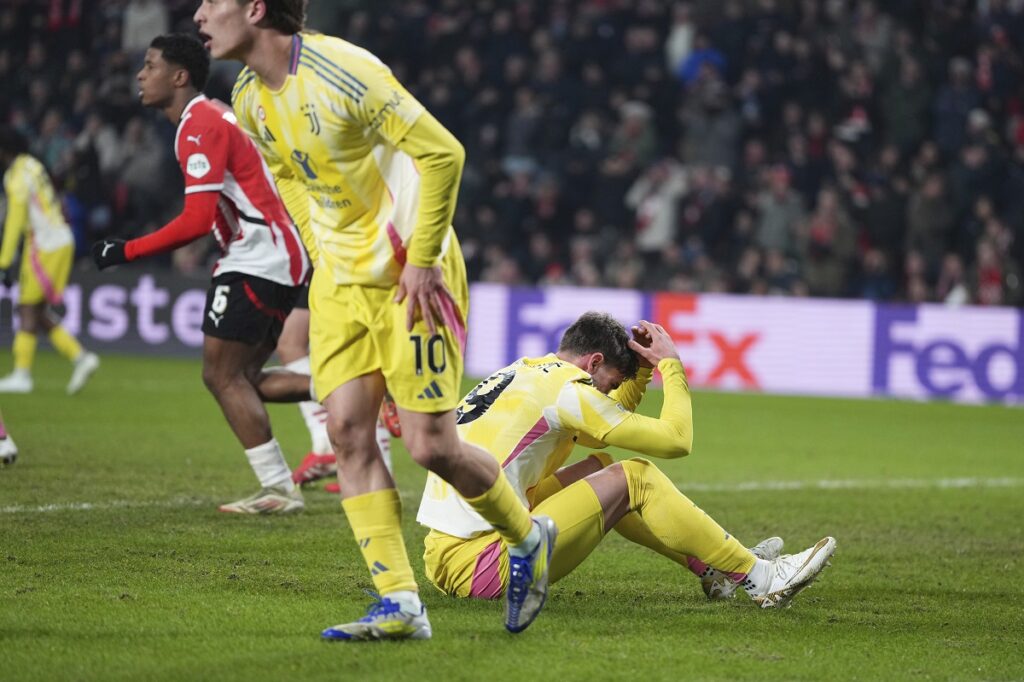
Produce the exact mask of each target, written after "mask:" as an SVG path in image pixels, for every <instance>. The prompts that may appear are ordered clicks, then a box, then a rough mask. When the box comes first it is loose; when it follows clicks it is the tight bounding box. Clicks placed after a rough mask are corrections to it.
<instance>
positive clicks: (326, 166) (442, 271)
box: [194, 0, 557, 640]
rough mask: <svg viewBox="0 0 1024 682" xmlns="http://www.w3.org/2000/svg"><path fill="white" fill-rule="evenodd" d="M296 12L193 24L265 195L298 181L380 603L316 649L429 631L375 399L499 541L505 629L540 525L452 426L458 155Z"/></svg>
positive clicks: (241, 7)
mask: <svg viewBox="0 0 1024 682" xmlns="http://www.w3.org/2000/svg"><path fill="white" fill-rule="evenodd" d="M305 7H306V3H305V0H204V1H203V2H202V3H201V4H200V6H199V8H198V9H197V10H196V13H195V16H194V19H195V22H196V24H197V25H198V27H199V32H200V35H201V37H202V38H203V39H204V40H205V41H206V44H207V46H208V47H209V49H210V51H211V53H212V54H213V56H214V57H215V58H218V59H233V60H236V61H240V62H242V63H244V64H245V68H244V69H242V71H241V73H240V74H239V76H238V80H237V81H236V83H235V88H234V92H233V94H232V103H233V105H234V109H235V114H236V115H237V116H238V120H239V124H240V125H241V126H242V127H243V128H244V129H245V130H246V131H247V132H248V133H249V134H250V135H251V136H252V137H253V139H254V140H256V143H257V145H258V146H259V148H260V151H261V152H262V153H263V156H264V158H265V159H266V160H267V163H268V165H269V166H270V169H271V170H272V171H273V173H274V174H275V176H277V178H278V181H279V186H280V185H282V184H283V185H288V184H294V183H300V184H301V185H302V186H303V187H304V188H305V190H306V192H307V193H308V197H309V210H310V218H311V220H310V222H311V227H312V231H313V233H314V234H315V236H316V242H317V247H318V249H319V260H318V262H317V265H316V269H315V271H314V274H313V281H312V283H311V284H310V292H309V310H310V318H311V319H310V363H311V366H312V371H313V383H314V385H315V388H316V394H317V396H319V397H320V398H321V401H322V403H323V405H324V407H326V408H327V413H328V418H327V426H328V433H329V434H330V437H331V442H332V444H333V446H334V450H335V454H336V455H337V458H338V477H339V484H340V488H341V494H342V507H343V508H344V510H345V513H346V515H347V516H348V520H349V523H350V524H351V526H352V531H353V534H354V535H355V537H356V540H357V541H358V543H359V547H360V550H361V551H362V554H363V559H364V560H365V562H366V565H367V568H368V569H369V570H370V573H371V575H372V577H373V582H374V585H375V586H376V588H377V591H378V592H379V593H380V595H381V599H380V600H379V601H378V602H377V603H375V604H373V605H372V606H371V607H370V609H369V611H368V613H367V615H366V616H365V617H364V618H362V619H360V620H359V621H356V622H351V623H345V624H342V625H338V626H335V627H333V628H329V629H327V630H325V631H324V633H323V636H324V637H326V638H328V639H346V640H365V639H383V638H388V639H399V638H411V639H426V638H428V637H430V635H431V629H430V623H429V621H428V619H427V613H426V609H425V608H424V607H423V605H422V603H421V602H420V598H419V594H418V588H417V585H416V581H415V579H414V577H413V574H412V568H411V567H410V565H409V559H408V556H407V554H406V550H405V543H404V542H403V540H402V530H401V525H400V515H401V504H400V502H399V497H398V491H397V490H396V489H395V482H394V480H393V479H392V477H391V475H390V474H389V473H388V470H387V467H385V466H384V462H383V460H382V459H381V455H380V451H379V449H378V448H377V444H376V439H375V437H374V431H375V424H376V420H377V414H378V410H379V407H380V405H381V399H382V397H383V396H384V392H385V388H387V390H388V391H389V392H390V393H391V395H392V396H393V397H394V400H395V404H396V405H397V406H398V413H399V417H400V419H401V424H402V435H403V439H404V441H405V445H406V447H407V449H408V450H409V452H410V454H411V455H412V457H413V459H414V460H415V461H416V462H418V463H419V464H421V465H422V466H425V467H426V468H427V469H429V470H430V471H432V472H434V473H435V474H437V475H438V476H439V477H440V478H441V479H443V480H445V481H447V482H448V483H449V484H450V485H452V486H453V487H454V488H455V489H456V490H458V491H459V492H460V494H461V495H462V496H463V497H464V498H465V499H466V500H467V503H468V504H470V505H471V506H472V507H473V509H475V510H476V511H477V512H478V513H480V515H481V516H483V517H484V518H486V519H488V520H489V521H490V522H491V524H492V526H494V527H495V528H498V529H499V533H500V535H501V538H502V541H503V542H504V543H505V544H506V545H508V552H509V556H510V563H511V565H512V570H511V575H512V577H511V578H510V580H511V581H512V582H513V583H515V585H516V586H517V589H516V590H510V591H509V597H508V600H507V603H506V622H505V625H506V628H507V629H509V630H510V631H513V632H518V631H520V630H522V629H523V628H525V627H526V626H527V625H529V624H530V623H531V622H532V621H533V619H534V618H535V617H536V616H537V614H538V613H539V611H540V607H541V606H542V605H543V602H544V596H545V595H546V593H547V556H548V554H549V552H550V547H551V544H552V542H551V541H552V540H553V539H554V537H555V535H556V534H557V528H556V527H555V526H554V524H553V523H551V521H550V519H544V518H538V519H531V518H530V515H529V514H528V513H527V511H526V508H525V507H523V505H522V504H521V503H520V501H519V500H518V499H517V498H516V495H515V492H514V491H513V490H512V488H511V486H510V485H509V483H508V480H507V479H506V478H505V476H504V475H503V474H502V472H501V469H500V467H498V466H497V464H496V463H495V461H494V458H493V457H491V456H490V455H489V454H488V453H486V452H483V451H482V450H480V449H479V448H477V447H475V446H471V445H468V444H466V443H463V442H462V441H461V440H460V439H459V436H458V433H457V431H456V425H455V412H454V409H455V407H456V405H457V404H458V396H459V393H460V390H459V384H460V380H461V378H462V354H463V344H464V342H465V320H466V312H467V307H468V299H469V287H468V285H467V283H466V270H465V262H464V261H463V259H462V253H461V250H460V248H459V242H458V239H457V238H456V236H455V232H454V230H453V228H452V226H451V219H452V215H453V213H454V207H455V197H456V194H457V191H458V186H459V180H460V177H461V174H462V165H463V162H464V158H465V152H464V150H463V148H462V145H460V144H459V142H458V141H457V140H456V139H455V138H454V137H453V136H452V134H451V133H449V132H448V131H447V130H446V129H445V128H444V127H443V126H442V125H441V124H440V123H438V121H437V120H436V119H435V118H434V117H433V116H431V115H430V113H428V112H427V111H425V110H424V108H423V106H422V105H421V104H420V103H419V102H418V101H416V99H415V98H414V97H413V96H412V95H410V94H409V92H408V91H406V89H405V88H404V87H402V85H401V84H400V83H398V81H397V80H396V79H395V77H394V76H393V75H392V73H391V71H390V69H388V68H387V66H385V65H384V64H383V63H382V62H381V61H380V60H379V59H377V58H376V57H375V56H374V55H372V54H370V53H369V52H367V51H366V50H364V49H362V48H360V47H357V46H355V45H353V44H351V43H348V42H346V41H344V40H341V39H339V38H334V37H331V36H325V35H321V34H311V33H302V32H301V31H302V28H303V24H304V22H305ZM285 192H286V190H284V189H282V193H285ZM527 595H529V596H530V599H529V600H527V599H526V597H527Z"/></svg>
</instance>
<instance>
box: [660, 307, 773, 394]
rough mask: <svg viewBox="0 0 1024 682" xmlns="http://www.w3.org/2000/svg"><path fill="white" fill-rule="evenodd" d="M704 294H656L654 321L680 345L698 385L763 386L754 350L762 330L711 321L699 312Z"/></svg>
mask: <svg viewBox="0 0 1024 682" xmlns="http://www.w3.org/2000/svg"><path fill="white" fill-rule="evenodd" d="M699 305H700V297H698V296H694V295H690V294H655V295H654V296H653V297H652V298H651V318H650V319H651V321H652V322H656V323H658V324H660V325H661V326H662V327H664V328H665V331H667V332H668V333H669V334H670V335H671V336H672V339H673V340H674V341H675V342H676V346H678V347H680V357H682V359H683V364H684V366H685V367H686V376H687V378H688V380H689V382H690V384H691V385H694V386H712V387H714V386H720V385H723V384H730V385H731V386H733V387H737V388H742V389H746V390H755V391H756V390H760V389H761V381H760V379H759V377H758V375H757V372H756V366H755V365H754V364H753V363H752V358H751V353H752V352H753V351H755V349H756V348H757V347H758V345H759V343H760V342H761V341H762V334H761V332H760V331H752V330H750V329H749V328H747V329H737V328H736V324H735V323H733V324H730V325H728V326H729V327H730V328H729V329H726V328H724V327H725V325H715V324H709V322H708V321H707V320H702V319H700V316H699V315H698V312H699Z"/></svg>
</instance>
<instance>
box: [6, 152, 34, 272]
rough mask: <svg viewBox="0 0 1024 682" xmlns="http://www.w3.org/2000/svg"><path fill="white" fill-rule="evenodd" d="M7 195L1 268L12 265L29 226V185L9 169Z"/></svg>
mask: <svg viewBox="0 0 1024 682" xmlns="http://www.w3.org/2000/svg"><path fill="white" fill-rule="evenodd" d="M4 193H5V194H6V195H7V218H6V219H5V220H4V241H3V245H2V246H0V270H6V269H7V268H9V267H11V263H13V262H14V257H15V256H16V255H17V253H18V245H19V244H20V243H21V234H22V232H24V231H25V228H26V227H27V226H28V187H27V186H26V185H25V183H24V182H23V181H19V180H18V179H17V178H15V177H14V173H13V172H11V171H8V172H7V173H5V174H4Z"/></svg>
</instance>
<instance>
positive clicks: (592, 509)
mask: <svg viewBox="0 0 1024 682" xmlns="http://www.w3.org/2000/svg"><path fill="white" fill-rule="evenodd" d="M532 513H533V514H534V515H540V516H550V517H551V518H552V519H553V520H554V521H555V524H557V525H558V538H557V540H556V541H555V548H554V551H553V552H552V554H551V568H550V580H551V582H552V583H555V582H558V581H559V580H561V579H562V578H564V577H565V576H567V575H568V574H569V573H571V572H572V571H573V570H575V568H576V567H577V566H579V565H580V563H582V561H583V560H584V559H586V558H587V557H588V556H590V554H591V553H592V552H593V551H594V549H595V548H596V547H597V545H598V544H600V542H601V540H602V539H603V538H604V535H605V532H604V511H603V510H602V509H601V502H600V501H599V500H598V498H597V493H595V492H594V489H593V488H591V487H590V484H589V483H587V482H586V481H576V482H575V483H573V484H572V485H570V486H569V487H568V488H565V489H564V490H560V491H559V492H557V493H555V494H554V495H552V496H551V497H549V498H548V499H546V500H544V501H543V502H541V503H540V504H538V505H537V507H536V509H534V510H533V512H532ZM423 564H424V569H425V571H426V574H427V579H428V580H430V582H431V583H432V584H433V585H434V586H435V587H437V588H438V589H439V590H441V591H442V592H444V593H445V594H447V595H449V596H452V597H473V598H476V599H496V598H497V597H500V596H501V595H503V594H504V593H505V586H506V585H508V551H507V549H506V548H505V545H504V544H503V543H502V541H501V537H500V536H499V535H498V533H497V532H492V533H483V534H481V535H478V536H476V537H473V538H470V539H468V540H466V539H463V538H457V537H453V536H451V535H447V534H445V533H442V532H440V531H436V530H431V531H430V532H429V533H427V537H426V539H425V540H424V552H423Z"/></svg>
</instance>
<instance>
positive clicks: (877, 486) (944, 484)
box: [0, 477, 1024, 514]
mask: <svg viewBox="0 0 1024 682" xmlns="http://www.w3.org/2000/svg"><path fill="white" fill-rule="evenodd" d="M1022 486H1024V478H1008V477H1004V478H894V479H891V480H879V479H838V480H836V479H832V480H829V479H824V480H820V481H745V482H739V483H683V484H681V485H680V486H679V487H680V489H681V490H682V491H683V492H691V491H692V492H704V493H745V492H782V491H790V490H913V489H917V490H923V489H929V490H950V489H964V488H1020V487H1022ZM402 497H403V499H404V498H406V497H409V498H410V500H408V501H409V502H415V500H413V499H411V498H412V496H409V495H403V496H402ZM212 504H214V503H213V502H211V501H210V500H199V499H195V498H184V497H179V498H172V499H169V500H108V501H106V502H56V503H54V504H43V505H38V506H30V505H11V506H7V507H0V514H45V513H49V512H64V511H103V510H105V509H146V508H163V509H175V508H184V507H202V506H205V505H212Z"/></svg>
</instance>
